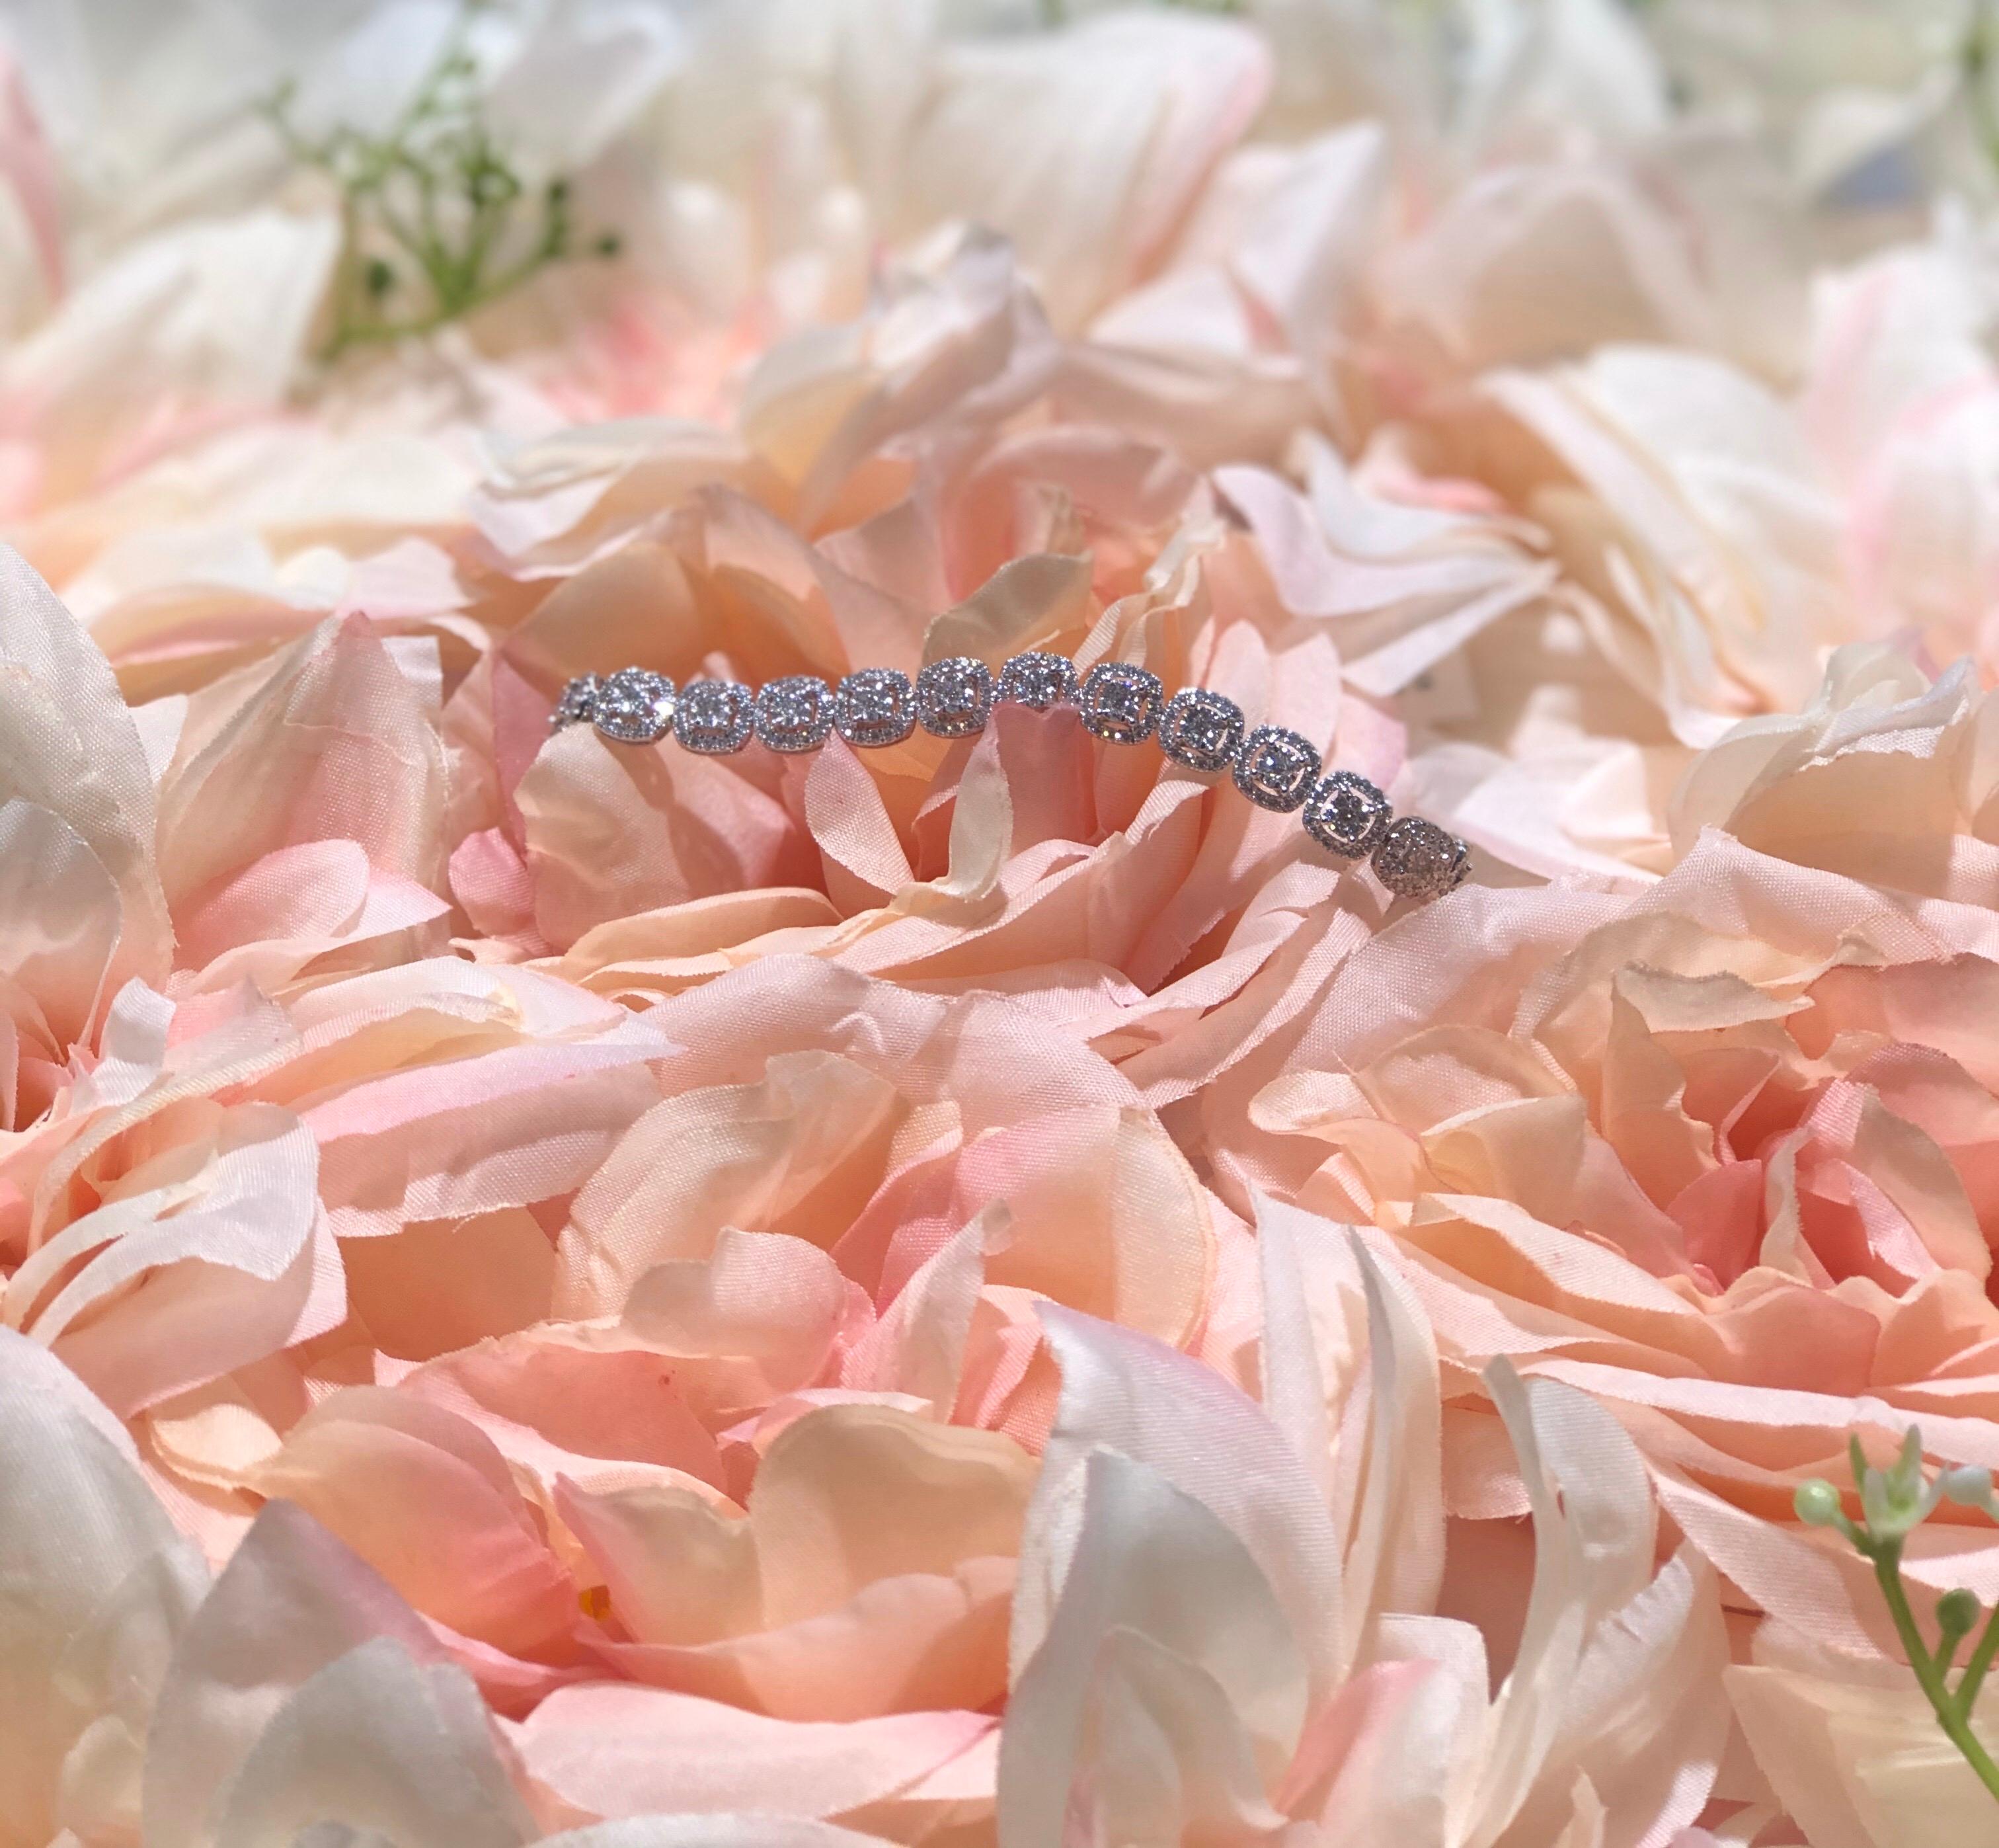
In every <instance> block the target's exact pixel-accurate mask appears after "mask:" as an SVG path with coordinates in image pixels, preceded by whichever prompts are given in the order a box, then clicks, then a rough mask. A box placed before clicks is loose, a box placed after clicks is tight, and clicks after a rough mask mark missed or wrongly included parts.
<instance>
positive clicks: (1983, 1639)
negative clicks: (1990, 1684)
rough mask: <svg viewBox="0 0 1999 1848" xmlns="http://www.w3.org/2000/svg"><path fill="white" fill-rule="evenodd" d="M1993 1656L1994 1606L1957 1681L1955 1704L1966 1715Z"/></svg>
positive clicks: (1998, 1642) (1997, 1621)
mask: <svg viewBox="0 0 1999 1848" xmlns="http://www.w3.org/2000/svg"><path fill="white" fill-rule="evenodd" d="M1995 1654H1999V1606H1995V1607H1994V1610H1993V1612H1992V1614H1991V1615H1990V1617H1987V1618H1986V1620H1985V1628H1983V1630H1981V1631H1980V1632H1979V1635H1978V1646H1977V1648H1976V1649H1973V1651H1972V1652H1971V1653H1970V1656H1967V1657H1966V1659H1965V1663H1964V1673H1963V1676H1960V1677H1959V1680H1958V1683H1957V1694H1956V1700H1957V1704H1959V1706H1960V1707H1962V1708H1963V1709H1964V1711H1965V1712H1966V1714H1969V1713H1970V1711H1971V1709H1972V1707H1973V1704H1974V1703H1975V1702H1976V1701H1977V1699H1978V1690H1979V1689H1980V1687H1983V1685H1984V1681H1985V1671H1986V1670H1987V1669H1989V1668H1990V1667H1991V1666H1992V1658H1993V1656H1994V1655H1995Z"/></svg>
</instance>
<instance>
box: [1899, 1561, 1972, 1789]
mask: <svg viewBox="0 0 1999 1848" xmlns="http://www.w3.org/2000/svg"><path fill="white" fill-rule="evenodd" d="M1874 1576H1875V1578H1876V1580H1877V1581H1878V1582H1879V1584H1880V1586H1881V1596H1882V1597H1883V1599H1884V1600H1886V1603H1887V1606H1888V1614H1889V1616H1890V1617H1892V1618H1893V1620H1894V1624H1895V1634H1896V1635H1897V1636H1899V1637H1900V1638H1901V1640H1902V1648H1903V1649H1904V1652H1906V1653H1907V1656H1908V1658H1909V1666H1910V1667H1911V1668H1912V1669H1914V1671H1915V1676H1916V1681H1917V1684H1918V1686H1919V1687H1921V1689H1922V1690H1923V1694H1924V1697H1925V1698H1926V1699H1927V1700H1928V1702H1929V1704H1930V1706H1931V1709H1932V1710H1933V1711H1935V1714H1936V1717H1937V1724H1938V1725H1940V1726H1942V1728H1943V1730H1944V1735H1945V1737H1946V1738H1947V1739H1949V1741H1950V1742H1951V1743H1952V1745H1953V1746H1956V1748H1957V1749H1958V1750H1959V1752H1961V1753H1963V1755H1964V1759H1965V1762H1966V1763H1967V1764H1969V1765H1970V1767H1971V1768H1972V1770H1974V1771H1976V1773H1978V1780H1979V1782H1980V1784H1983V1785H1984V1786H1985V1787H1986V1788H1987V1790H1988V1791H1990V1792H1991V1793H1992V1794H1993V1795H1994V1797H1999V1764H1995V1763H1994V1762H1993V1759H1992V1755H1991V1753H1989V1752H1987V1750H1986V1749H1985V1746H1984V1743H1983V1741H1982V1740H1980V1738H1979V1736H1978V1735H1977V1734H1976V1733H1975V1732H1973V1731H1972V1729H1971V1721H1970V1702H1969V1701H1966V1700H1965V1698H1964V1684H1963V1683H1960V1685H1959V1690H1958V1692H1957V1694H1956V1695H1953V1694H1952V1693H1951V1691H1950V1690H1949V1687H1946V1686H1945V1683H1944V1679H1943V1675H1942V1671H1941V1670H1940V1669H1938V1666H1937V1663H1936V1662H1935V1659H1933V1658H1932V1657H1931V1654H1930V1652H1929V1651H1928V1649H1926V1648H1925V1646H1924V1644H1923V1636H1922V1632H1921V1630H1919V1629H1918V1628H1917V1627H1916V1614H1915V1612H1914V1611H1913V1610H1911V1609H1910V1608H1909V1599H1908V1594H1907V1593H1906V1592H1905V1591H1904V1590H1903V1589H1902V1543H1901V1541H1900V1540H1893V1541H1879V1542H1877V1543H1876V1550H1875V1553H1874ZM1990 1631H1991V1626H1990V1624H1987V1637H1989V1636H1990ZM1986 1641H1987V1638H1984V1637H1981V1638H1980V1640H1979V1649H1978V1653H1977V1654H1975V1655H1974V1656H1973V1657H1972V1663H1971V1664H1970V1665H1967V1666H1966V1673H1965V1680H1966V1683H1970V1687H1971V1691H1972V1693H1973V1694H1976V1692H1977V1685H1976V1683H1975V1682H1972V1681H1971V1674H1970V1669H1971V1666H1978V1667H1979V1673H1980V1676H1981V1677H1982V1676H1983V1673H1984V1669H1983V1666H1982V1665H1981V1664H1980V1662H1979V1658H1980V1656H1984V1658H1985V1660H1986V1661H1987V1662H1989V1661H1990V1654H1989V1652H1987V1650H1986V1647H1985V1645H1986Z"/></svg>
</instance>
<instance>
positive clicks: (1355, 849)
mask: <svg viewBox="0 0 1999 1848" xmlns="http://www.w3.org/2000/svg"><path fill="white" fill-rule="evenodd" d="M1304 824H1305V832H1306V833H1307V834H1309V835H1311V837H1312V838H1313V839H1314V840H1315V841H1317V842H1318V844H1319V845H1320V846H1321V847H1322V848H1325V851H1327V852H1328V853H1329V854H1337V855H1339V857H1340V858H1342V860H1360V859H1364V858H1366V857H1367V855H1369V854H1371V853H1372V852H1373V851H1374V849H1375V848H1377V847H1378V846H1379V845H1380V844H1381V837H1382V836H1383V835H1384V834H1386V833H1387V832H1388V797H1387V796H1384V795H1383V794H1382V793H1381V791H1380V790H1379V789H1377V788H1376V787H1375V786H1374V784H1372V783H1370V782H1369V781H1368V780H1367V778H1366V777H1364V776H1362V775H1359V774H1358V773H1356V771H1351V770H1336V771H1333V773H1332V775H1330V776H1329V777H1326V778H1323V779H1322V781H1321V782H1320V783H1319V785H1318V788H1317V789H1314V790H1313V791H1312V792H1311V799H1309V800H1308V802H1307V803H1305V812H1304Z"/></svg>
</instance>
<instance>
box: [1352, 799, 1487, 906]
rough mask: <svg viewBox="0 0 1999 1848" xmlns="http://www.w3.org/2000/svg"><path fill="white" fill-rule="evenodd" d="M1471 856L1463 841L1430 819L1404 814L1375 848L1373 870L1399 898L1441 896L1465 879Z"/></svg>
mask: <svg viewBox="0 0 1999 1848" xmlns="http://www.w3.org/2000/svg"><path fill="white" fill-rule="evenodd" d="M1468 872H1471V853H1470V851H1469V849H1467V848H1466V846H1465V844H1464V842H1463V841H1460V840H1459V839H1458V838H1457V836H1456V835H1454V834H1446V833H1445V832H1444V831H1443V829H1442V828H1440V827H1438V826H1437V825H1436V823H1435V822H1433V821H1425V820H1422V818H1421V817H1419V816H1415V815H1405V816H1404V817H1402V818H1401V820H1400V821H1397V822H1394V823H1391V824H1390V826H1389V828H1388V832H1387V833H1386V834H1384V835H1383V836H1382V837H1381V845H1380V846H1379V847H1377V848H1375V850H1374V874H1375V877H1376V878H1377V879H1380V880H1381V883H1382V884H1383V885H1384V886H1387V887H1388V889H1389V890H1390V891H1391V892H1392V893H1395V895H1396V896H1398V897H1400V898H1415V899H1432V898H1441V897H1443V895H1444V894H1445V893H1446V892H1454V891H1456V890H1457V888H1458V887H1459V886H1461V885H1463V884H1464V879H1465V875H1466V874H1467V873H1468Z"/></svg>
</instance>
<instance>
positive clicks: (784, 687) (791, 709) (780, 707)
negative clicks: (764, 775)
mask: <svg viewBox="0 0 1999 1848" xmlns="http://www.w3.org/2000/svg"><path fill="white" fill-rule="evenodd" d="M832 732H833V688H830V686H828V685H826V682H825V681H823V680H821V679H820V678H819V676H818V675H817V674H786V675H785V676H784V678H782V679H781V680H772V681H765V683H764V686H763V688H761V690H760V692H758V693H757V737H758V739H759V740H760V741H761V742H762V743H763V744H765V745H766V746H767V747H769V748H770V749H771V750H772V751H816V750H818V749H819V747H820V746H821V745H822V744H824V743H825V742H826V740H827V738H828V737H830V736H831V735H832Z"/></svg>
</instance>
